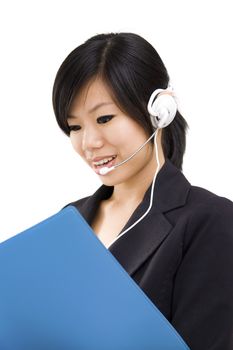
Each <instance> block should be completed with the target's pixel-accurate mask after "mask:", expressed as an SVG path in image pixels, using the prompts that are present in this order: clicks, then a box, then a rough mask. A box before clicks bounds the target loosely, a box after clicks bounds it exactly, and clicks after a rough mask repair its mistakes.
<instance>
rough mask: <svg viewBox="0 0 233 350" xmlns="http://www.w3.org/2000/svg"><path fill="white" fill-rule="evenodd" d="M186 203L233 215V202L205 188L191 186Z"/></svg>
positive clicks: (202, 208) (206, 209)
mask: <svg viewBox="0 0 233 350" xmlns="http://www.w3.org/2000/svg"><path fill="white" fill-rule="evenodd" d="M187 204H189V205H190V206H192V207H193V209H194V208H195V207H196V208H197V209H198V208H199V209H201V210H205V211H210V212H211V213H213V212H214V213H215V214H216V213H217V212H219V213H222V214H224V213H225V214H226V215H229V214H230V215H233V202H232V201H231V200H230V199H228V198H226V197H223V196H219V195H217V194H215V193H213V192H211V191H209V190H207V189H205V188H202V187H198V186H191V188H190V191H189V195H188V201H187Z"/></svg>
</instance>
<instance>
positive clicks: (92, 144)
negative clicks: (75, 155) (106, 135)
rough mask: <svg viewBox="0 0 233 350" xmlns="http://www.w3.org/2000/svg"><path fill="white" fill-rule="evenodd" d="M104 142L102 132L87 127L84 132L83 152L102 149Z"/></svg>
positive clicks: (92, 127)
mask: <svg viewBox="0 0 233 350" xmlns="http://www.w3.org/2000/svg"><path fill="white" fill-rule="evenodd" d="M103 143H104V140H103V135H102V134H101V132H99V131H98V130H97V128H96V127H94V126H89V127H88V128H87V127H86V128H85V130H84V131H83V137H82V150H83V152H86V151H88V152H92V151H93V149H95V148H101V147H102V146H103Z"/></svg>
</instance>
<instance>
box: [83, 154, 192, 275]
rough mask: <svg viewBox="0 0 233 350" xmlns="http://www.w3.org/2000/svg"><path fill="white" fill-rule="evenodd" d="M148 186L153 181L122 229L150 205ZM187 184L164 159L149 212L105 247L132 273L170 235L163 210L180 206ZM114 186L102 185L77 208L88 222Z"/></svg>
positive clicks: (129, 224) (183, 200)
mask: <svg viewBox="0 0 233 350" xmlns="http://www.w3.org/2000/svg"><path fill="white" fill-rule="evenodd" d="M151 187H152V184H151V185H150V187H149V188H148V189H147V191H146V193H145V195H144V197H143V200H142V202H141V203H140V204H139V206H138V207H137V208H136V210H135V211H134V213H133V214H132V215H131V217H130V218H129V220H128V222H127V223H126V225H125V227H124V228H123V229H122V231H121V232H123V231H124V230H126V229H127V228H128V227H130V226H131V225H132V224H133V223H134V222H135V221H137V220H138V219H139V218H140V217H141V216H142V215H143V214H144V213H145V212H146V211H147V209H148V207H149V205H150V194H151ZM190 187H191V185H190V183H189V182H188V181H187V179H186V178H185V177H184V175H183V174H182V172H181V171H180V170H179V169H177V168H176V167H175V166H174V165H173V164H172V163H171V162H170V161H169V160H168V159H166V161H165V163H164V165H163V167H162V168H161V169H160V171H159V173H158V175H157V178H156V181H155V186H154V196H153V204H152V207H151V209H150V211H149V213H148V214H147V215H146V216H145V218H143V219H142V220H141V221H140V222H139V223H138V224H136V225H135V226H134V227H133V228H132V229H131V230H129V231H128V232H126V233H125V234H123V235H122V236H121V237H119V238H118V239H117V240H116V241H114V242H113V243H112V244H111V246H110V247H109V248H108V249H109V251H110V252H111V253H112V254H113V255H114V256H115V258H116V259H117V260H118V261H119V262H120V264H121V265H122V266H123V267H124V269H125V270H126V271H127V272H128V273H129V274H130V275H131V276H132V275H133V274H134V273H135V272H136V270H137V269H138V268H139V267H140V266H141V265H142V264H143V263H144V262H145V260H146V259H147V258H148V257H149V256H150V255H151V254H152V253H154V252H155V251H156V250H157V249H158V248H159V246H160V245H161V244H162V242H163V241H164V239H165V238H166V237H167V236H168V235H169V233H170V231H171V230H172V228H173V226H172V225H171V223H170V222H169V221H168V220H167V219H166V217H165V215H164V213H165V212H166V211H168V210H172V209H175V208H177V207H180V206H183V205H184V204H185V202H186V199H187V195H188V192H189V190H190ZM113 189H114V187H113V186H105V185H102V186H101V187H100V188H99V189H98V190H97V191H96V192H95V193H94V195H93V196H90V197H89V198H88V199H86V200H85V201H84V203H83V204H82V205H81V206H80V207H79V211H80V213H81V214H82V215H83V216H84V218H85V219H86V221H87V222H88V223H89V224H91V221H92V219H93V218H94V217H95V213H96V211H97V208H98V205H99V203H100V201H101V200H103V199H107V198H109V197H110V196H111V194H112V192H113ZM121 232H120V233H121ZM120 233H119V235H120Z"/></svg>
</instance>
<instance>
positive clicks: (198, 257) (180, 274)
mask: <svg viewBox="0 0 233 350" xmlns="http://www.w3.org/2000/svg"><path fill="white" fill-rule="evenodd" d="M150 191H151V185H150V187H149V188H148V190H147V191H146V193H145V195H144V198H143V201H142V202H141V203H140V204H139V206H138V207H137V208H136V210H135V211H134V213H133V214H132V216H131V217H130V219H129V221H128V222H127V224H126V225H125V227H124V228H123V229H122V231H121V232H123V230H125V229H126V228H127V227H129V226H130V225H131V224H133V223H134V222H135V221H136V220H137V219H138V218H139V217H141V216H142V214H144V213H145V211H146V210H147V208H148V207H149V202H150ZM154 191H155V192H154V198H153V206H152V208H151V210H150V212H149V213H148V214H147V216H146V217H145V218H144V219H143V220H142V221H141V222H139V223H138V224H137V225H136V226H135V227H133V228H132V229H131V230H130V231H128V232H126V233H125V234H124V235H123V236H121V237H119V239H117V240H116V241H115V242H114V243H113V244H112V245H111V246H110V247H109V251H110V252H111V253H112V254H113V255H114V257H115V258H116V259H117V260H118V261H119V262H120V264H121V265H122V266H123V267H124V269H125V270H126V271H127V272H128V274H129V275H130V276H131V277H132V278H133V279H134V280H135V282H136V283H137V284H138V285H139V286H140V287H141V289H142V290H143V291H144V292H145V293H146V294H147V296H148V297H149V298H150V299H151V301H152V302H153V303H154V304H155V305H156V306H157V307H158V308H159V310H160V311H161V312H162V313H163V314H164V316H165V317H166V318H167V319H168V320H169V321H170V323H171V324H172V325H173V326H174V327H175V329H176V330H177V331H178V333H179V334H180V335H181V336H182V337H183V339H184V340H185V341H186V343H187V344H188V345H189V347H190V348H191V350H232V349H233V203H232V202H231V201H230V200H228V199H226V198H223V197H219V196H217V195H215V194H213V193H211V192H209V191H207V190H205V189H203V188H200V187H195V186H191V185H190V183H189V182H188V181H187V179H186V178H185V177H184V175H183V174H182V172H181V171H180V170H179V169H177V168H176V167H175V166H174V165H173V164H172V163H171V162H170V161H169V160H166V162H165V163H164V165H163V167H162V168H161V169H160V171H159V173H158V176H157V179H156V183H155V187H154ZM112 192H113V186H105V185H102V186H101V187H100V188H99V189H98V190H97V191H96V192H95V193H94V194H93V195H92V196H89V197H85V198H82V199H80V200H78V201H77V202H74V203H70V204H72V205H74V206H75V207H76V208H77V209H78V210H79V212H80V213H81V214H82V215H83V217H84V218H85V219H86V221H87V222H88V223H89V225H91V222H92V220H93V218H94V217H95V213H96V210H97V208H98V205H99V203H100V201H101V200H102V199H107V198H109V197H110V196H111V194H112ZM119 234H120V233H119ZM161 350H162V349H161ZM174 350H175V349H174Z"/></svg>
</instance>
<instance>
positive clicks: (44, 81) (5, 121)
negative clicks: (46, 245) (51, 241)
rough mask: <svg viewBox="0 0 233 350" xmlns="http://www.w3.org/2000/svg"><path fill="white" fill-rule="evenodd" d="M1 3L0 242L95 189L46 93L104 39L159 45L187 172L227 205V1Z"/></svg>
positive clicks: (230, 142) (230, 55)
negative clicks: (181, 129)
mask: <svg viewBox="0 0 233 350" xmlns="http://www.w3.org/2000/svg"><path fill="white" fill-rule="evenodd" d="M0 4H1V5H0V35H1V41H0V43H1V55H0V96H1V100H0V101H1V102H0V118H1V119H0V121H1V123H0V152H1V153H0V156H1V164H0V166H1V168H0V241H3V240H5V239H7V238H8V237H10V236H13V235H15V234H17V233H19V232H21V231H22V230H24V229H26V228H28V227H30V226H32V225H34V224H36V223H38V222H39V221H41V220H43V219H46V218H47V217H49V216H50V215H53V214H54V213H56V212H58V211H59V210H60V209H61V208H62V207H63V206H64V205H65V204H67V203H69V202H71V201H74V200H76V199H79V198H81V197H83V196H87V195H90V194H92V193H93V192H94V191H95V190H96V189H97V188H98V187H99V186H100V185H101V182H100V180H99V178H98V176H97V175H96V174H94V173H92V170H91V169H90V168H89V167H88V166H87V165H86V164H85V163H84V162H83V161H82V160H80V159H79V157H78V155H76V154H75V152H74V151H73V149H72V147H71V145H70V142H69V139H68V138H67V137H66V136H65V135H64V134H63V133H62V132H61V131H60V129H59V128H58V126H57V124H56V121H55V117H54V114H53V109H52V102H51V94H52V86H53V81H54V78H55V74H56V72H57V70H58V68H59V66H60V64H61V63H62V61H63V60H64V59H65V57H66V56H67V55H68V54H69V53H70V51H71V50H73V49H74V48H75V47H77V46H78V45H80V44H81V43H82V42H83V41H84V40H86V39H88V38H89V37H91V36H93V35H95V34H99V33H102V32H119V31H128V32H135V33H137V34H139V35H141V36H143V37H144V38H145V39H147V40H148V41H149V42H151V44H152V45H153V46H154V47H155V48H156V50H157V51H158V52H159V54H160V56H161V58H162V60H163V61H164V63H165V65H166V67H167V69H168V72H169V74H170V77H171V79H172V81H173V85H174V87H175V90H176V93H177V95H178V97H179V103H180V111H181V113H182V114H183V115H184V117H185V118H186V120H187V122H188V124H189V127H190V129H189V132H188V135H187V150H186V154H185V157H184V166H183V171H184V174H185V175H186V177H187V178H188V180H189V181H190V182H191V183H192V184H193V185H197V186H201V187H204V188H207V189H208V190H210V191H212V192H215V193H216V194H218V195H221V196H225V197H228V198H229V199H231V200H233V186H232V178H233V167H232V149H233V138H232V126H233V123H232V100H233V99H232V94H233V91H232V81H233V79H232V78H233V67H232V62H233V51H232V32H233V21H232V10H231V1H225V0H222V1H208V0H207V1H197V0H196V1H187V0H180V1H179V0H176V1H174V0H171V1H166V0H163V1H161V0H160V1H157V0H153V1H151V0H149V1H147V0H144V1H140V2H137V1H136V0H135V1H128V2H127V1H126V0H124V1H122V0H118V1H112V2H111V1H103V0H102V1H101V0H98V1H92V2H91V1H82V2H81V1H71V0H64V1H59V0H57V1H49V0H47V1H23V0H21V1H10V0H9V1H5V2H4V1H2V2H1V3H0Z"/></svg>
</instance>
